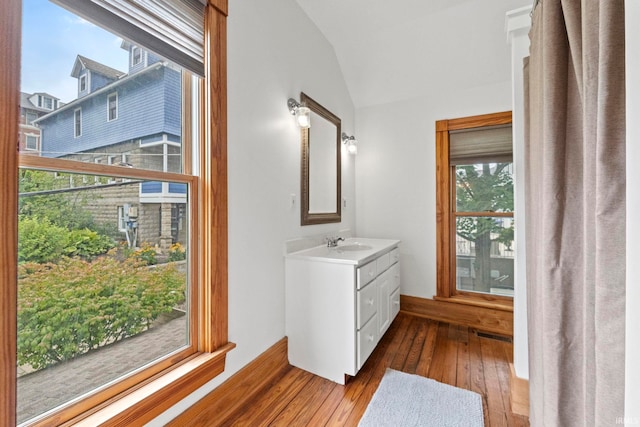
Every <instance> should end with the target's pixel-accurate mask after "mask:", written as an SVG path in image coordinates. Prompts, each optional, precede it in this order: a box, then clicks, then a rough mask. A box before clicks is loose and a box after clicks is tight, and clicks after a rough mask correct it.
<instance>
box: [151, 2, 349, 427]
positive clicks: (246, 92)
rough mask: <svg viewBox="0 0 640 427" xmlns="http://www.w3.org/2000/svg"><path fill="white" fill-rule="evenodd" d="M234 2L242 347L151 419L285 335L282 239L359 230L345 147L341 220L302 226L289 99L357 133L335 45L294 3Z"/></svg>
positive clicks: (232, 278)
mask: <svg viewBox="0 0 640 427" xmlns="http://www.w3.org/2000/svg"><path fill="white" fill-rule="evenodd" d="M229 3H230V5H229V6H230V10H229V18H228V100H229V101H228V112H229V120H228V124H229V134H228V150H229V151H228V154H229V162H228V169H229V339H230V340H231V341H232V342H234V343H236V345H237V347H236V349H234V350H233V351H232V352H230V353H229V354H228V357H227V368H226V371H225V373H224V374H223V375H221V376H219V377H218V378H216V379H215V380H214V381H212V382H211V383H209V384H207V385H205V386H204V387H202V388H201V389H200V390H198V391H196V392H195V393H193V394H192V395H191V396H189V397H187V398H186V399H184V400H183V401H182V402H180V403H179V404H178V405H176V406H175V407H173V408H171V409H169V410H168V411H167V412H166V413H165V414H162V415H161V416H160V417H158V418H157V419H155V420H154V421H153V422H152V423H151V425H163V424H164V423H166V422H167V421H168V420H170V419H172V418H174V417H175V416H176V415H177V414H179V413H180V412H182V411H184V409H186V408H187V407H188V406H190V405H192V404H194V403H195V402H196V401H197V400H198V399H200V398H201V397H202V396H204V395H205V394H207V393H208V392H209V391H211V390H212V389H214V388H215V387H216V386H217V385H219V384H220V383H221V382H223V381H224V380H225V379H227V378H228V377H229V376H231V375H232V374H233V373H235V372H237V371H238V370H239V369H240V368H242V367H243V366H244V365H246V364H247V363H249V362H250V361H251V360H253V359H255V358H256V357H257V356H258V355H260V353H262V352H263V351H265V350H266V349H268V348H269V347H270V346H272V345H273V344H274V343H276V342H277V341H278V340H280V339H281V338H282V337H284V334H285V330H284V316H285V308H284V258H283V246H284V241H285V240H287V239H291V238H295V237H300V236H305V235H313V234H319V233H329V232H332V231H334V230H338V229H344V228H351V229H354V227H355V215H354V209H353V208H352V206H355V205H354V203H352V202H353V200H354V198H355V197H354V194H355V185H354V178H355V176H354V169H355V168H354V158H353V156H349V155H346V154H344V153H343V157H342V164H343V167H342V193H343V197H346V198H347V208H346V209H345V208H343V212H342V215H343V217H342V218H343V221H342V223H341V224H331V225H321V226H305V227H301V226H300V207H299V200H300V131H299V129H298V128H297V127H296V126H295V124H294V121H293V117H292V116H291V115H290V114H289V111H288V109H287V106H286V103H287V99H288V98H289V97H293V98H295V99H298V100H299V95H300V92H301V91H303V92H305V93H306V94H307V95H309V96H311V97H312V98H313V99H315V100H316V101H318V102H319V103H321V104H322V105H323V106H325V107H326V108H327V109H329V110H330V111H331V112H332V113H334V114H336V115H337V116H338V117H340V118H341V119H342V128H343V129H344V130H345V131H346V132H347V133H349V134H352V133H353V130H354V107H353V103H352V101H351V99H350V97H349V94H348V91H347V88H346V86H345V83H344V79H343V78H342V74H341V71H340V68H339V66H338V63H337V60H336V57H335V54H334V51H333V48H332V47H331V45H330V44H329V43H328V42H327V41H326V39H325V38H324V37H323V36H322V35H321V33H320V32H319V31H318V30H317V29H316V27H315V26H314V24H313V23H312V22H311V21H310V20H309V19H308V18H307V16H306V15H305V14H304V13H303V12H302V10H301V9H300V8H299V6H298V5H297V3H296V2H295V1H294V0H271V1H265V0H231V1H230V2H229ZM291 194H295V195H296V203H295V206H294V207H293V208H292V207H290V195H291Z"/></svg>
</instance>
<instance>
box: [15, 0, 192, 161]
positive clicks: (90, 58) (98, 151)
mask: <svg viewBox="0 0 640 427" xmlns="http://www.w3.org/2000/svg"><path fill="white" fill-rule="evenodd" d="M23 14H24V23H23V28H28V29H29V31H25V32H24V34H23V64H22V65H23V69H22V83H21V84H22V87H21V91H22V97H21V111H22V112H23V114H24V116H25V118H24V119H23V122H24V121H26V114H28V113H31V114H32V115H37V117H38V118H37V119H35V122H34V124H35V125H36V126H37V132H38V133H39V134H40V136H41V139H40V155H41V156H43V157H50V158H63V159H71V160H77V161H81V162H89V163H94V160H95V158H96V157H107V156H109V155H122V154H125V153H127V154H129V153H130V154H131V157H130V160H129V162H128V165H129V166H131V167H134V168H141V169H152V170H157V171H168V170H170V169H171V170H172V171H174V172H182V170H183V169H182V155H181V154H182V70H181V69H180V68H179V67H177V66H176V65H175V64H173V63H171V62H169V61H167V60H166V59H164V58H162V57H161V56H160V55H158V54H156V53H154V52H150V51H147V50H145V49H144V48H142V47H139V46H134V44H133V43H131V42H130V41H127V40H122V39H120V38H118V37H117V36H115V35H113V34H111V33H110V32H108V31H106V30H103V29H102V28H100V27H98V26H95V25H92V24H89V23H88V22H87V21H85V20H84V19H81V18H79V17H78V16H75V15H73V14H72V13H70V12H68V11H66V10H65V9H62V8H61V7H59V6H57V5H54V4H52V3H50V2H48V1H44V0H24V7H23ZM34 29H37V31H36V30H34ZM45 41H46V43H45ZM145 59H146V60H145ZM69 70H71V73H69ZM58 99H59V100H60V101H61V102H60V103H58V102H57V100H58ZM170 156H171V158H170Z"/></svg>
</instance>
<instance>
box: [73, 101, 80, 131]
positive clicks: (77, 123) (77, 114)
mask: <svg viewBox="0 0 640 427" xmlns="http://www.w3.org/2000/svg"><path fill="white" fill-rule="evenodd" d="M73 136H74V137H76V138H78V137H79V136H82V109H80V108H77V109H76V110H75V111H74V112H73Z"/></svg>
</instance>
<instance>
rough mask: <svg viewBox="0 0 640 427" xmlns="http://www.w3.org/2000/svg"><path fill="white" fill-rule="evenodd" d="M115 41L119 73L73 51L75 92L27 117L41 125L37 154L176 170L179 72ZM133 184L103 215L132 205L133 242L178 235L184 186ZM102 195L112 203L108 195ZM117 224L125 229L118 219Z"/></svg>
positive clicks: (161, 241)
mask: <svg viewBox="0 0 640 427" xmlns="http://www.w3.org/2000/svg"><path fill="white" fill-rule="evenodd" d="M121 47H122V48H123V49H125V50H127V51H128V52H129V69H128V72H126V73H125V72H122V71H119V70H116V69H113V68H111V67H108V66H106V65H104V64H101V63H99V62H96V61H93V60H91V59H89V58H86V57H84V56H82V55H78V56H77V57H76V61H75V63H74V64H73V69H72V71H71V77H73V78H75V79H77V81H78V96H77V98H76V99H75V100H73V101H71V102H69V103H67V104H65V105H64V106H62V107H60V108H58V109H57V110H55V111H53V112H51V113H49V114H47V115H45V116H43V117H41V118H39V119H37V120H36V121H35V123H36V124H37V126H38V127H39V129H40V132H41V155H42V156H44V157H53V158H68V159H74V160H80V161H85V162H95V163H104V164H123V165H127V166H134V167H139V168H143V169H153V170H161V171H168V172H179V171H180V170H181V156H180V154H181V109H182V106H181V102H182V91H181V81H182V78H181V73H180V71H177V70H176V69H175V67H173V66H172V65H171V64H169V63H167V62H166V61H165V60H163V59H162V58H160V57H158V56H157V55H155V54H153V53H151V52H148V51H146V50H145V49H143V48H141V47H139V46H135V45H132V44H131V43H129V42H123V43H122V46H121ZM111 181H113V180H111ZM95 182H96V184H100V183H101V182H102V181H100V180H99V179H96V180H95ZM137 187H138V190H137V194H136V200H131V199H132V197H131V195H127V196H126V200H123V202H122V203H121V205H120V206H110V207H107V206H104V207H103V210H110V211H112V212H115V213H114V214H113V215H117V216H115V217H114V218H107V219H105V222H109V223H114V224H123V223H124V219H123V218H122V215H123V212H124V209H123V206H124V205H126V206H127V207H128V208H131V207H134V208H139V209H134V211H136V212H139V214H138V215H139V216H138V217H137V218H136V222H137V223H136V224H135V228H136V233H139V235H138V236H137V241H138V242H148V243H152V244H158V245H159V246H160V247H162V248H166V247H168V246H170V245H171V243H173V242H176V241H178V240H181V239H180V236H179V234H180V233H181V232H182V230H183V228H186V227H182V223H181V221H182V218H181V217H180V215H184V211H185V206H186V205H185V203H186V193H187V191H186V190H187V189H186V186H185V185H184V184H178V183H168V182H143V183H141V184H138V185H137ZM106 199H108V200H111V201H110V202H108V201H107V202H105V203H111V204H112V205H113V198H106ZM111 208H112V209H111ZM116 208H117V209H116ZM132 212H133V211H132ZM145 212H147V213H148V215H147V216H148V217H145ZM113 215H112V216H113ZM119 231H120V232H127V230H125V229H123V228H122V226H119ZM127 239H128V240H129V236H128V235H127Z"/></svg>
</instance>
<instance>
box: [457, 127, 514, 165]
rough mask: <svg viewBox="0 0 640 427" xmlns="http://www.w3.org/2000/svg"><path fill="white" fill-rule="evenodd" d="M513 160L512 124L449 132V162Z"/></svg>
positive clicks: (468, 163)
mask: <svg viewBox="0 0 640 427" xmlns="http://www.w3.org/2000/svg"><path fill="white" fill-rule="evenodd" d="M511 161H513V138H512V134H511V125H508V126H494V127H486V128H478V129H465V130H460V131H451V132H449V162H450V163H451V164H452V165H470V164H476V163H501V162H511Z"/></svg>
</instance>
